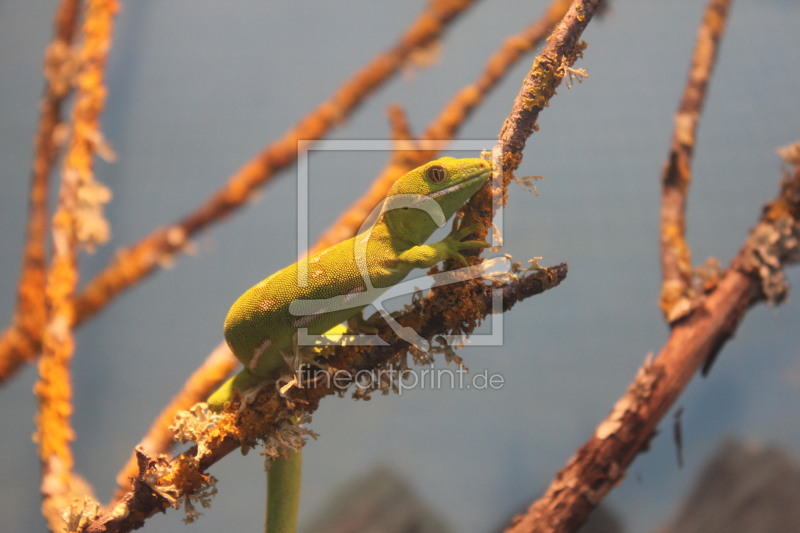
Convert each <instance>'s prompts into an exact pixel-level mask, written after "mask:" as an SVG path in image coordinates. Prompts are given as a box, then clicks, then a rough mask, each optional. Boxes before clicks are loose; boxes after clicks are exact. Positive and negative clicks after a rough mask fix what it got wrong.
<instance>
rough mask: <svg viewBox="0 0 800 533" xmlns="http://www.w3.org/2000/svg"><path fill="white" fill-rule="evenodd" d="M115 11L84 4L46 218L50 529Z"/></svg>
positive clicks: (44, 391) (54, 527) (41, 385)
mask: <svg viewBox="0 0 800 533" xmlns="http://www.w3.org/2000/svg"><path fill="white" fill-rule="evenodd" d="M116 9H117V3H116V0H90V1H89V2H88V3H87V7H86V14H85V21H84V24H83V29H82V33H83V44H82V47H81V51H80V57H79V68H80V71H79V72H80V73H79V76H78V92H77V97H76V101H75V106H74V108H73V111H72V127H71V129H72V131H71V139H70V144H69V149H68V150H67V154H66V157H65V160H64V167H63V171H62V174H61V190H60V191H59V199H58V209H57V211H56V213H55V216H54V218H53V262H52V265H51V267H50V269H49V271H48V275H47V283H46V303H47V310H48V316H47V326H46V328H45V329H44V332H43V338H42V357H41V360H40V361H39V381H38V382H37V383H36V385H35V387H34V391H35V392H36V396H37V398H38V400H39V410H38V412H37V415H36V425H37V433H36V440H37V442H38V443H39V457H40V459H41V462H42V485H41V486H42V496H43V501H42V512H43V514H44V516H45V518H46V519H47V521H48V524H49V527H50V529H51V531H61V530H63V526H64V524H63V520H62V518H61V516H60V511H62V510H63V509H64V508H65V506H67V505H68V504H69V503H71V500H72V496H73V495H72V490H71V488H70V485H71V484H72V466H73V458H72V450H71V449H70V442H71V441H72V440H73V439H74V434H73V431H72V428H71V426H70V414H71V413H72V389H71V386H70V380H71V377H70V370H69V365H70V361H71V359H72V354H73V352H74V347H75V340H74V337H73V331H72V327H71V326H72V324H73V323H74V313H75V305H74V304H75V302H74V295H75V287H76V285H77V282H78V257H77V247H78V245H80V244H85V243H87V242H89V241H87V239H86V237H88V236H90V235H93V229H91V228H90V229H88V230H87V229H86V226H87V224H89V225H93V227H94V226H96V225H97V224H98V221H97V220H96V218H95V217H96V216H97V213H96V209H99V207H98V205H97V204H92V205H87V202H86V198H85V197H86V195H87V194H89V196H91V192H92V191H96V190H97V187H99V185H97V184H95V183H94V182H93V171H92V167H93V156H94V154H95V151H96V148H97V139H98V134H97V132H98V131H99V119H100V115H101V113H102V111H103V108H104V105H105V97H106V89H105V86H104V85H103V78H104V71H105V61H106V57H107V52H108V50H109V48H110V42H111V35H112V31H113V17H114V13H115V12H116ZM93 210H95V211H93ZM87 212H88V213H89V214H88V215H87Z"/></svg>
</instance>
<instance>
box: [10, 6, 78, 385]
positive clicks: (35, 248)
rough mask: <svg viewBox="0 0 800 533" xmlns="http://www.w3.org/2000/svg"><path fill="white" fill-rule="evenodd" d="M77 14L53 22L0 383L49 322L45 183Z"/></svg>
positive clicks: (62, 11) (68, 79)
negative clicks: (14, 305) (22, 245)
mask: <svg viewBox="0 0 800 533" xmlns="http://www.w3.org/2000/svg"><path fill="white" fill-rule="evenodd" d="M79 11H80V2H79V1H78V0H61V2H60V3H59V5H58V7H57V8H56V13H55V17H54V18H55V20H54V35H53V40H52V42H51V43H50V45H49V46H48V47H47V50H46V51H45V57H44V76H45V80H46V83H45V88H44V94H43V96H42V100H41V103H40V104H39V107H40V113H41V114H40V116H39V125H38V127H37V131H36V137H35V140H34V156H33V171H32V173H31V190H30V197H29V206H30V212H29V213H28V228H27V241H26V243H25V250H24V252H23V257H22V273H21V275H20V280H19V289H18V291H17V310H16V312H15V313H14V318H13V319H12V323H13V326H12V327H11V328H9V330H8V332H9V333H8V334H7V335H4V336H3V337H0V382H1V381H3V380H5V379H6V378H7V377H8V376H9V375H10V374H11V373H13V371H14V369H16V368H17V367H18V366H19V365H20V364H22V363H23V362H24V361H26V360H27V361H29V360H32V359H33V357H34V356H35V354H36V351H37V350H38V349H39V343H40V342H41V338H42V332H43V330H44V326H45V322H46V320H47V309H46V307H45V296H44V288H45V278H46V274H45V270H46V264H47V243H46V241H47V227H48V220H47V219H48V209H47V200H48V191H49V180H50V173H51V171H52V168H53V164H54V163H55V160H56V159H57V155H58V144H59V143H58V140H57V134H56V131H57V129H56V128H57V126H58V125H59V124H60V123H61V106H62V104H63V102H64V99H65V98H66V97H67V95H68V94H69V92H70V89H71V88H72V82H73V73H74V65H75V59H74V56H73V53H72V41H73V38H74V36H75V31H76V28H77V21H78V13H79ZM21 358H23V359H21Z"/></svg>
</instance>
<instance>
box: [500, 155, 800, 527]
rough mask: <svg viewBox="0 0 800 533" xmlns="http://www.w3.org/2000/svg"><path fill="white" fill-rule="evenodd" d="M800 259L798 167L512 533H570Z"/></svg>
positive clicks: (782, 290)
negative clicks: (713, 283) (728, 262)
mask: <svg viewBox="0 0 800 533" xmlns="http://www.w3.org/2000/svg"><path fill="white" fill-rule="evenodd" d="M798 261H800V164H797V166H796V167H795V168H794V173H793V175H791V176H790V177H788V179H786V180H785V181H784V183H783V185H782V187H781V192H780V194H779V195H778V197H777V198H776V199H775V200H773V201H772V202H770V203H769V204H768V205H767V206H766V207H765V209H764V214H763V215H762V217H761V221H760V222H759V224H758V225H757V226H756V227H755V228H754V229H753V230H752V232H751V233H750V236H749V238H748V239H747V240H746V241H745V243H744V245H743V246H742V248H741V249H740V251H739V253H738V254H737V256H736V257H735V258H734V260H733V261H732V263H731V266H730V267H729V268H728V270H727V272H726V273H725V275H724V276H723V277H722V278H721V280H720V282H719V284H718V285H717V286H716V288H714V289H713V291H712V292H711V293H709V294H708V295H707V296H704V297H701V298H700V300H699V302H698V304H697V306H696V308H695V310H694V312H692V313H691V314H690V315H689V316H688V317H686V318H684V319H683V320H681V321H679V322H677V323H676V324H675V325H674V326H673V328H672V331H671V334H670V336H669V339H668V340H667V342H666V344H665V345H664V347H663V348H662V350H661V352H660V353H659V355H658V357H656V358H655V360H652V359H651V358H648V359H647V360H646V361H645V363H644V365H643V366H642V367H641V368H640V369H639V372H638V374H637V375H636V378H635V379H634V381H633V382H632V383H631V385H630V386H629V387H628V390H627V391H626V392H625V394H624V395H623V396H622V397H621V398H620V399H619V400H618V401H617V403H616V405H615V406H614V409H613V410H612V412H611V413H610V414H609V415H608V417H607V418H606V419H605V420H604V421H603V422H601V423H600V425H599V426H597V429H596V430H595V432H594V435H592V437H591V438H590V439H589V440H588V441H587V442H586V443H585V444H584V445H583V446H581V448H580V449H579V450H578V451H577V452H576V454H575V455H574V456H573V457H572V458H571V459H570V460H569V462H568V463H567V464H566V466H565V467H564V468H563V469H561V471H560V472H558V474H556V477H555V478H554V479H553V481H552V482H551V484H550V486H549V488H548V489H547V491H546V492H545V494H544V495H543V496H542V497H541V498H540V499H539V500H538V501H536V502H534V503H533V505H531V507H530V508H529V509H528V512H527V513H526V514H525V515H521V516H518V517H516V518H515V519H514V521H513V522H512V524H511V526H510V527H509V528H508V529H507V530H506V532H507V533H523V532H526V533H529V532H536V533H555V532H558V533H569V532H575V531H577V530H578V529H579V528H580V526H581V525H582V524H583V523H584V522H585V521H586V519H587V518H588V515H589V513H590V512H591V511H592V510H593V509H594V508H595V507H596V506H597V505H598V504H599V503H600V501H601V500H602V499H603V498H604V497H605V495H606V494H607V493H608V492H609V491H610V490H611V489H612V488H613V487H614V486H615V485H616V484H617V483H618V482H619V481H621V480H622V478H623V476H624V475H625V470H626V468H627V467H628V466H629V465H630V464H631V462H632V461H633V460H634V458H635V457H636V456H637V455H638V454H639V453H641V452H642V451H644V450H646V449H647V447H648V444H649V442H650V439H651V438H652V437H653V434H654V430H655V427H656V425H657V424H658V423H659V422H660V421H661V419H662V418H663V416H664V414H665V413H666V412H667V410H668V409H669V408H670V407H671V406H672V405H673V403H674V402H675V400H676V399H677V397H678V396H679V395H680V393H681V392H682V391H683V389H684V388H685V387H686V385H687V384H688V383H689V381H690V379H691V378H692V376H693V375H694V374H695V373H696V372H697V370H698V369H700V368H701V366H702V365H703V364H704V363H705V361H707V360H709V359H713V357H714V356H716V354H717V353H718V352H719V351H720V350H721V349H722V347H723V345H724V344H725V342H727V341H728V339H730V338H731V337H732V336H733V334H734V333H735V331H736V328H737V326H738V325H739V323H740V322H741V320H742V318H743V317H744V315H745V313H746V311H747V309H748V308H749V307H750V306H752V305H753V304H755V303H758V302H761V301H764V300H768V301H773V302H779V301H780V300H781V299H782V298H783V297H784V296H785V294H786V290H787V287H786V283H785V280H784V278H783V271H782V269H783V267H784V266H786V265H789V264H793V263H796V262H798Z"/></svg>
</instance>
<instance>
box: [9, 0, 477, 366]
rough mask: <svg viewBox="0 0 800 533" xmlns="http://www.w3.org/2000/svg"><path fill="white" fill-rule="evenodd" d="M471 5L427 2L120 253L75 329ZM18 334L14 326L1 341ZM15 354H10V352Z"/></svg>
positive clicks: (19, 358) (237, 203) (237, 201)
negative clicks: (380, 45)
mask: <svg viewBox="0 0 800 533" xmlns="http://www.w3.org/2000/svg"><path fill="white" fill-rule="evenodd" d="M473 2H474V0H431V2H430V4H429V5H428V6H427V8H426V9H425V10H424V11H423V12H422V13H421V14H420V16H419V17H417V19H416V20H415V21H414V23H413V24H412V25H411V26H410V27H409V28H408V29H407V30H406V31H405V32H404V33H403V35H402V36H401V37H400V39H399V41H398V42H397V44H396V45H395V46H393V47H392V48H391V49H389V50H388V51H386V52H384V53H382V54H380V55H378V56H377V57H376V58H375V59H373V60H372V61H371V62H370V63H369V64H368V65H367V66H365V67H364V68H362V69H361V70H360V71H359V72H357V73H356V74H355V75H354V76H353V77H352V78H350V80H348V81H347V82H345V84H344V85H342V86H341V87H340V88H339V89H338V90H337V91H336V92H335V93H334V94H333V95H332V96H331V98H329V99H328V100H326V101H325V102H323V103H322V104H320V105H319V106H318V107H317V108H316V109H315V110H314V111H312V112H311V113H309V114H308V115H306V116H305V117H304V118H303V119H301V120H300V122H298V123H297V124H296V125H295V126H294V127H293V128H291V129H290V130H289V131H288V132H286V133H285V134H284V136H283V137H281V138H280V139H279V140H277V141H276V142H274V143H273V144H271V145H270V146H268V147H266V148H265V149H264V150H263V151H261V152H260V153H259V154H258V155H256V156H255V157H254V158H253V159H251V160H250V161H248V162H247V163H245V164H244V165H243V166H242V167H241V168H240V169H239V170H238V171H237V172H236V173H234V174H233V175H232V176H231V177H230V178H229V179H228V182H227V183H226V184H225V185H224V186H223V187H222V188H221V189H220V190H219V191H217V192H216V193H215V194H214V195H212V196H211V197H210V198H209V199H208V200H206V202H205V203H204V204H203V205H201V206H199V207H198V208H197V209H196V210H195V211H193V212H192V213H190V214H188V215H187V216H185V217H184V218H182V219H181V220H178V221H176V222H174V223H173V224H171V225H169V226H167V227H165V228H161V229H158V230H156V231H154V232H152V233H151V234H149V235H147V236H146V237H144V238H143V239H142V240H140V241H139V242H138V243H135V244H133V245H130V246H128V247H125V248H123V249H121V250H120V251H119V252H118V254H117V256H116V257H115V259H114V260H113V261H112V263H111V264H110V265H109V266H108V267H106V269H105V270H103V271H102V272H101V273H100V274H98V275H97V276H96V277H95V278H94V279H93V280H91V281H90V282H89V283H88V284H87V286H86V287H85V288H84V290H82V291H81V292H80V293H79V294H78V295H77V298H76V314H75V321H76V325H77V324H80V323H82V322H83V321H84V320H86V319H88V318H90V317H92V316H93V315H94V314H95V313H97V312H98V311H100V310H101V309H102V308H104V307H105V306H106V305H107V304H108V303H109V302H110V301H111V300H112V299H114V298H115V297H116V296H117V295H118V294H120V293H121V292H122V291H124V290H126V289H127V288H129V287H131V286H132V285H134V284H136V283H138V282H139V281H141V280H142V279H143V278H145V277H146V276H148V275H149V274H151V273H153V272H155V271H156V270H157V269H158V267H159V265H161V264H163V263H164V262H165V261H166V260H168V259H170V258H171V257H172V256H174V255H175V254H178V253H180V252H181V251H182V250H183V249H184V248H185V247H186V245H187V242H188V239H190V238H191V237H192V236H194V235H195V234H197V233H198V232H200V231H202V230H204V229H206V228H207V227H208V226H209V225H211V224H213V223H215V222H218V221H219V220H221V219H223V218H225V217H226V216H228V215H230V214H231V213H232V212H233V211H234V210H236V209H238V208H239V207H241V206H242V205H243V204H244V203H245V202H246V201H247V200H248V198H250V197H251V196H252V195H253V193H254V191H255V189H257V188H258V187H260V186H262V185H263V184H264V183H266V182H267V181H268V180H270V179H271V178H272V177H273V176H274V175H275V173H276V172H277V171H279V170H280V169H282V168H284V167H286V166H288V165H290V164H291V163H292V161H294V159H295V157H296V155H297V141H298V140H300V139H306V140H308V139H319V138H321V137H322V136H324V135H325V134H326V133H327V132H328V131H330V129H331V128H333V127H334V126H336V125H338V124H340V123H342V122H343V121H344V120H345V119H346V118H347V116H348V115H349V114H350V113H351V112H352V111H353V110H354V109H355V108H356V107H357V106H358V105H359V104H360V103H361V102H362V101H363V100H364V99H365V98H366V96H367V95H368V94H370V93H372V92H373V91H374V90H375V89H377V88H378V87H379V86H380V84H381V83H383V82H385V81H386V80H387V79H388V78H389V77H390V76H391V75H393V74H395V73H396V72H397V71H398V70H399V69H400V68H401V67H402V66H403V65H404V64H405V63H406V62H407V61H408V60H409V57H410V56H411V55H412V54H413V53H414V52H415V51H417V50H419V49H421V48H424V47H426V46H429V45H430V44H431V43H432V42H434V41H435V40H436V39H438V38H439V37H440V36H441V34H442V33H443V31H444V30H445V29H446V28H447V27H448V24H449V23H450V22H452V21H453V20H454V19H455V18H456V17H457V16H458V15H459V14H461V13H462V12H463V11H464V10H466V9H467V8H468V7H470V6H471V5H472V4H473ZM15 335H18V331H16V328H15V326H14V325H12V326H10V327H9V328H8V329H6V331H5V332H4V333H3V338H5V337H8V336H15ZM0 348H5V349H7V350H10V351H9V352H0V359H8V360H9V361H11V362H12V363H13V364H14V365H15V366H9V369H8V371H7V373H6V374H5V375H0V379H7V377H9V376H10V375H12V374H13V373H14V372H15V370H17V369H18V368H19V366H20V365H21V364H22V363H23V362H24V361H25V360H28V359H31V358H32V357H33V356H32V355H31V354H32V353H35V351H36V350H38V349H39V344H38V343H31V344H30V345H29V346H20V345H18V344H11V343H9V342H4V341H2V340H0ZM11 352H13V355H10V353H11Z"/></svg>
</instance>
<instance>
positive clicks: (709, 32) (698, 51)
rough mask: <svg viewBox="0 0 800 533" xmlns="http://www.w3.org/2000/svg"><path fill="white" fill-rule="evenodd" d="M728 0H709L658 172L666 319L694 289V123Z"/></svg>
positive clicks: (680, 312) (688, 302)
mask: <svg viewBox="0 0 800 533" xmlns="http://www.w3.org/2000/svg"><path fill="white" fill-rule="evenodd" d="M730 3H731V2H730V0H711V1H710V2H709V4H708V6H707V7H706V11H705V15H704V17H703V23H702V24H701V26H700V29H699V31H698V34H697V43H696V44H695V49H694V54H693V56H692V64H691V67H690V68H689V76H688V79H687V81H686V87H685V88H684V91H683V96H682V97H681V102H680V104H679V105H678V111H677V113H676V115H675V128H674V130H673V133H672V140H671V141H670V150H669V155H668V156H667V161H666V162H665V163H664V168H663V170H662V172H661V187H662V196H661V270H662V272H663V281H662V285H661V301H660V306H661V309H662V311H663V312H664V317H665V318H666V320H667V321H668V322H670V323H673V322H675V321H676V320H678V319H680V318H681V317H683V316H685V315H686V314H688V313H689V312H691V309H692V306H693V302H694V301H695V299H696V296H697V291H696V290H695V289H694V288H693V287H692V262H691V258H690V253H689V245H688V244H687V243H686V199H687V193H688V191H689V184H690V183H691V180H692V157H693V155H694V146H695V141H696V135H697V127H698V124H699V122H700V115H701V113H702V110H703V103H704V102H705V98H706V94H707V92H708V84H709V81H710V79H711V74H712V72H713V70H714V65H715V64H716V59H717V54H718V51H719V45H720V42H721V40H722V35H723V33H724V31H725V23H726V21H727V15H728V10H729V8H730Z"/></svg>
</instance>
